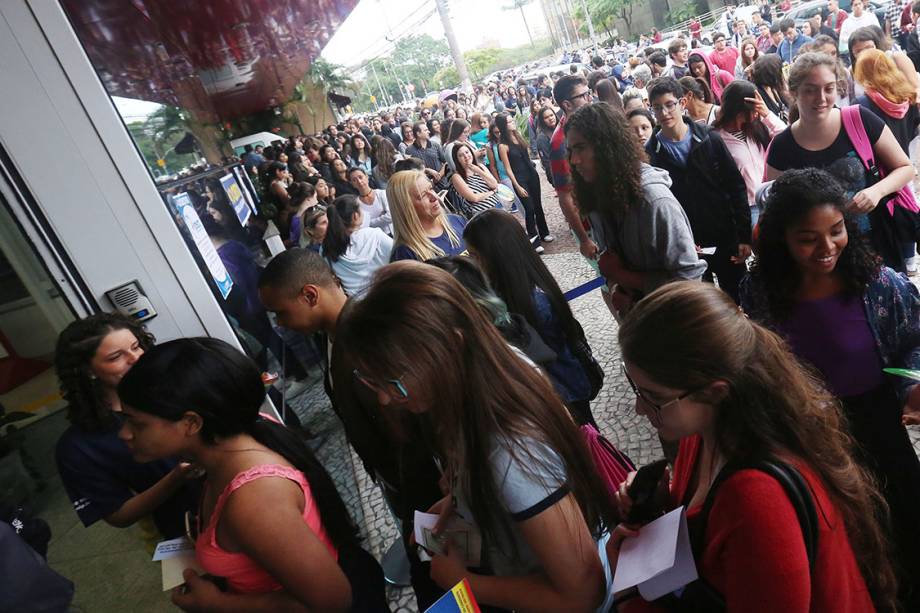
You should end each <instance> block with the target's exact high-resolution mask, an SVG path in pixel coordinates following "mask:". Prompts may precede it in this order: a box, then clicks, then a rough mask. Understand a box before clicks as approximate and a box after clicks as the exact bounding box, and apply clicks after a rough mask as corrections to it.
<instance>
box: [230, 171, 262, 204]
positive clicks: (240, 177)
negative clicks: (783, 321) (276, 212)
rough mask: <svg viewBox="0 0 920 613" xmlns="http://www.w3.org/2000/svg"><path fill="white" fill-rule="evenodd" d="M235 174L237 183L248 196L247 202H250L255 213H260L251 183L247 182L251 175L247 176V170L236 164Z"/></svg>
mask: <svg viewBox="0 0 920 613" xmlns="http://www.w3.org/2000/svg"><path fill="white" fill-rule="evenodd" d="M233 174H234V176H236V183H237V185H239V186H240V187H241V188H242V192H243V195H244V196H245V197H246V202H247V203H248V204H249V208H250V209H251V210H252V212H253V213H254V214H255V215H258V214H259V210H258V209H257V208H256V203H255V200H253V192H252V190H251V187H250V186H251V184H249V183H247V181H248V180H249V177H247V176H246V171H245V170H243V167H242V166H234V167H233Z"/></svg>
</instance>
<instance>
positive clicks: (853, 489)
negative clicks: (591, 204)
mask: <svg viewBox="0 0 920 613" xmlns="http://www.w3.org/2000/svg"><path fill="white" fill-rule="evenodd" d="M619 341H620V349H621V351H622V355H623V360H624V365H623V368H624V371H625V373H626V375H627V377H628V380H629V383H630V385H631V386H632V388H633V391H634V392H635V394H636V412H637V413H638V414H640V415H644V416H645V417H647V418H648V420H649V421H650V422H651V423H652V425H653V426H655V428H657V430H658V432H659V434H660V436H661V437H662V438H663V439H665V440H671V441H677V440H679V441H680V451H679V453H678V455H677V460H676V462H675V464H674V477H673V480H672V483H671V487H670V501H669V503H668V504H667V505H666V506H667V507H668V509H670V508H676V507H678V506H680V505H684V506H685V507H686V509H687V522H688V527H689V529H690V534H691V543H692V545H693V548H694V557H695V559H696V567H697V570H698V572H699V575H700V578H701V580H702V581H704V582H705V583H706V584H708V586H709V587H710V588H712V590H714V592H716V593H717V594H718V595H721V598H722V599H724V610H726V611H729V612H734V611H737V612H744V613H758V612H763V613H768V612H771V613H772V612H777V611H783V612H784V613H801V612H806V611H812V612H815V613H817V612H819V611H821V612H823V611H835V612H843V613H846V612H852V613H856V612H865V611H873V610H875V608H879V609H881V610H896V608H895V600H894V599H895V593H896V580H895V576H894V573H893V571H892V568H891V564H890V562H889V557H888V551H887V545H886V528H887V523H888V518H887V507H886V506H885V503H884V500H883V499H882V497H881V495H880V493H879V491H878V489H877V488H876V486H875V483H874V481H873V480H872V478H871V477H870V476H869V474H868V473H867V472H866V470H865V469H864V468H863V467H862V466H860V465H859V464H858V463H857V462H856V461H855V459H854V456H853V447H854V444H853V440H852V439H851V438H850V436H849V435H848V433H847V431H846V426H845V422H844V420H843V419H842V417H841V413H840V410H839V409H838V407H837V404H836V401H835V400H834V398H833V396H831V394H830V393H828V392H827V391H826V390H825V389H824V387H823V386H822V385H821V383H820V382H819V381H818V380H817V379H816V378H815V377H814V376H812V375H811V374H809V373H808V371H806V370H805V369H804V368H803V367H802V366H801V365H800V364H799V362H798V361H797V360H796V359H795V357H794V356H793V355H792V354H791V353H790V352H789V350H788V348H787V347H786V345H785V343H784V342H783V341H782V339H781V338H780V337H779V336H777V335H775V334H774V333H772V332H770V331H769V330H767V329H766V328H764V327H762V326H760V325H758V324H756V323H754V322H753V321H751V320H750V319H748V318H747V317H746V316H745V315H744V313H743V312H742V311H741V310H740V309H739V308H738V306H737V305H735V303H734V302H733V301H732V300H731V298H730V297H729V296H728V295H727V294H725V293H724V292H722V291H720V290H718V289H717V288H715V287H714V286H712V285H709V284H705V283H686V282H677V283H672V284H670V285H666V286H665V287H662V288H660V289H658V290H656V291H655V292H653V293H652V294H650V295H649V296H647V297H646V298H645V299H643V300H642V301H640V302H639V303H637V304H636V306H635V307H634V308H633V310H632V311H631V312H630V313H629V315H628V316H627V317H626V319H625V321H624V322H623V324H622V325H621V327H620V331H619ZM763 461H773V462H781V463H783V464H785V465H786V467H787V468H788V467H791V468H792V469H794V470H795V471H797V472H798V473H799V475H800V476H801V478H803V479H804V482H805V485H807V489H806V491H807V492H808V495H807V496H802V499H803V501H805V499H806V498H807V499H808V501H807V502H810V503H811V504H812V505H813V508H814V510H815V517H816V520H815V524H816V529H815V530H814V531H813V532H812V534H816V535H817V539H816V541H817V546H816V549H815V552H816V553H814V555H813V564H812V565H811V567H809V562H810V560H809V555H808V553H807V550H806V546H805V534H806V533H805V531H804V530H803V527H802V524H800V521H799V518H798V516H797V514H796V511H795V507H794V504H793V502H792V499H791V498H790V495H789V494H787V490H786V488H785V487H784V486H782V485H781V484H780V481H779V480H777V479H776V478H774V477H773V476H771V475H770V474H768V473H767V472H765V471H764V470H761V469H757V468H746V467H750V466H751V465H752V464H756V463H759V462H763ZM722 471H726V472H725V473H724V474H721V475H720V473H722ZM714 482H715V483H716V484H717V485H716V486H715V489H714V493H712V492H711V489H713V488H714V486H713V483H714ZM709 498H711V506H710V507H709V513H708V517H706V516H704V514H703V512H702V507H703V505H704V503H705V502H706V501H707V499H709ZM617 499H618V502H619V506H620V512H621V514H623V515H624V516H626V515H627V514H628V512H629V510H630V507H631V503H632V501H631V499H630V498H629V495H628V494H627V487H626V484H624V485H623V486H621V488H620V492H619V493H618V495H617ZM691 585H692V584H691ZM696 587H701V585H700V584H697V586H696ZM691 593H696V594H699V590H695V589H691V588H690V587H689V586H688V589H687V590H685V591H684V593H683V597H688V594H691ZM669 597H673V596H669ZM666 598H667V597H666ZM697 604H699V603H697ZM619 610H621V611H648V610H657V609H656V607H655V606H654V605H649V604H646V603H645V602H644V601H642V600H641V599H639V598H635V599H632V600H628V601H626V602H624V603H623V606H622V607H621V608H620V609H619ZM696 610H705V611H711V610H719V608H718V607H714V606H712V604H711V603H710V601H706V603H704V605H703V606H702V608H699V609H696Z"/></svg>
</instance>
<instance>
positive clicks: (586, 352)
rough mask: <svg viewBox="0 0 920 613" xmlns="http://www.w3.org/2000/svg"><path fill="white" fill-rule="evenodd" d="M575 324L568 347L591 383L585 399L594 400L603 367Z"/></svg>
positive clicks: (600, 384) (599, 387)
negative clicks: (575, 335) (576, 335)
mask: <svg viewBox="0 0 920 613" xmlns="http://www.w3.org/2000/svg"><path fill="white" fill-rule="evenodd" d="M575 324H576V325H577V326H578V333H579V335H578V340H576V341H573V342H571V343H570V348H571V349H572V354H573V355H574V356H575V358H576V359H577V360H578V362H579V363H580V364H581V366H582V369H583V370H584V371H585V375H586V376H587V377H588V383H589V384H590V385H591V392H590V393H589V394H588V398H587V399H588V400H594V399H595V398H597V395H598V394H599V393H600V391H601V388H602V387H604V369H603V367H601V365H600V364H599V363H598V362H597V360H596V359H595V358H594V353H593V352H592V351H591V345H589V344H588V339H587V338H585V331H584V329H583V328H582V327H581V324H580V323H578V320H575ZM618 485H619V484H618Z"/></svg>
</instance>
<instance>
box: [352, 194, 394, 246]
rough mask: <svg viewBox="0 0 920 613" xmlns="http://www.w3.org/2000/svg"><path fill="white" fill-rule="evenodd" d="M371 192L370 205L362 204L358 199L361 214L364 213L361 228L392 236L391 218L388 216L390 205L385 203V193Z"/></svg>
mask: <svg viewBox="0 0 920 613" xmlns="http://www.w3.org/2000/svg"><path fill="white" fill-rule="evenodd" d="M371 191H373V192H374V201H373V202H371V203H370V204H364V201H363V200H361V199H358V203H359V204H360V205H361V212H362V213H364V219H363V220H362V222H361V227H362V228H380V229H381V230H383V231H384V232H386V233H387V234H389V235H391V236H392V234H393V218H392V217H391V216H390V204H389V202H387V193H386V192H385V191H383V190H382V189H375V190H371Z"/></svg>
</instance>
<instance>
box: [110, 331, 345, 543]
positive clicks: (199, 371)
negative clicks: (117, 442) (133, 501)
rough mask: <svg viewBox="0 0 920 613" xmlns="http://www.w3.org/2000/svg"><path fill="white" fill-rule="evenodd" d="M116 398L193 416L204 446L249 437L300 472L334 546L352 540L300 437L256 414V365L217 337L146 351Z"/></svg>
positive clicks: (339, 505) (174, 415) (259, 386)
mask: <svg viewBox="0 0 920 613" xmlns="http://www.w3.org/2000/svg"><path fill="white" fill-rule="evenodd" d="M118 396H119V397H120V398H121V401H122V402H123V403H124V404H126V405H127V406H130V407H131V408H132V409H135V410H138V411H142V412H144V413H148V414H150V415H153V416H155V417H159V418H161V419H165V420H168V421H172V422H176V421H179V420H180V419H182V417H183V416H184V415H185V414H186V413H188V412H193V413H197V414H198V415H200V416H201V419H202V427H201V432H200V433H199V436H200V437H201V441H202V442H203V443H204V444H205V445H214V444H216V443H218V442H219V441H220V440H221V439H224V438H227V437H231V436H236V435H239V434H248V435H250V436H251V437H253V438H254V439H256V441H258V442H259V443H260V444H262V445H264V446H266V447H268V448H269V449H271V450H272V451H274V452H275V453H277V454H279V455H281V456H282V457H284V459H285V460H287V461H288V462H290V463H291V465H292V466H293V467H294V468H296V469H297V470H299V471H300V472H302V473H303V475H304V477H305V478H306V480H307V482H308V483H309V484H310V491H311V493H312V495H313V500H314V501H315V502H316V506H317V508H318V509H319V512H320V517H321V519H322V524H323V528H324V529H325V530H326V533H327V534H328V535H329V538H330V539H331V540H332V542H333V544H334V545H335V546H336V548H341V547H345V546H349V545H356V544H357V542H358V540H357V530H356V528H355V525H354V524H353V523H352V520H351V517H350V515H349V513H348V509H347V508H346V507H345V503H344V502H342V499H341V497H340V496H339V493H338V492H337V491H336V489H335V485H334V484H333V482H332V479H331V478H330V477H329V474H328V473H327V472H326V471H325V469H324V468H323V467H322V465H321V464H320V463H319V461H317V459H316V457H315V456H314V455H313V452H312V451H310V448H309V447H308V446H307V444H306V441H305V440H304V439H303V437H302V436H301V435H299V434H297V433H296V432H294V431H293V430H290V429H288V428H287V427H285V426H284V425H282V424H280V423H277V422H275V421H272V420H269V419H265V418H263V417H261V416H260V415H259V407H260V406H261V405H262V401H263V400H264V399H265V386H264V384H263V383H262V378H261V375H260V374H259V369H258V367H257V366H256V364H255V362H253V361H252V360H251V359H250V358H249V357H247V356H245V355H243V354H242V353H240V352H239V351H237V350H236V349H234V348H233V347H231V346H230V345H228V344H227V343H225V342H224V341H222V340H219V339H216V338H180V339H176V340H173V341H169V342H167V343H163V344H161V345H158V346H156V347H154V348H152V349H151V350H150V351H148V352H147V353H145V354H144V355H143V356H142V357H141V359H140V360H138V361H137V363H136V364H135V365H134V367H133V368H132V369H131V370H130V371H128V374H126V375H125V376H124V377H123V378H122V380H121V382H120V383H119V384H118Z"/></svg>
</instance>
